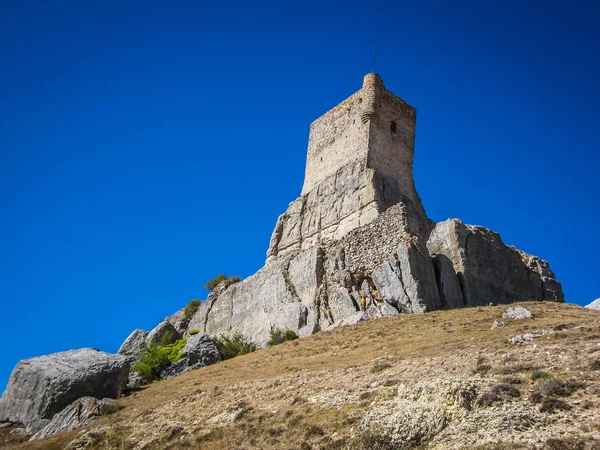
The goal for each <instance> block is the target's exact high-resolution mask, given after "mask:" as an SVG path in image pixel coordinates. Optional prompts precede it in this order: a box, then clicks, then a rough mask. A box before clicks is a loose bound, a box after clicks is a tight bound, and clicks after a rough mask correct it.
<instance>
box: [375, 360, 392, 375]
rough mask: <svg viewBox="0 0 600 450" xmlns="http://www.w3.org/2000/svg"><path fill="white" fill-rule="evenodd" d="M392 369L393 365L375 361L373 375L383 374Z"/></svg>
mask: <svg viewBox="0 0 600 450" xmlns="http://www.w3.org/2000/svg"><path fill="white" fill-rule="evenodd" d="M390 367H392V365H391V364H389V363H387V362H385V361H375V362H374V363H373V366H372V367H371V373H379V372H383V371H384V370H386V369H389V368H390Z"/></svg>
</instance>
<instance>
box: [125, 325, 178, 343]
mask: <svg viewBox="0 0 600 450" xmlns="http://www.w3.org/2000/svg"><path fill="white" fill-rule="evenodd" d="M134 333H135V331H134ZM181 337H182V336H181V333H180V332H179V331H177V328H175V327H174V326H173V324H172V323H170V322H168V321H163V322H161V323H159V324H158V325H157V326H156V327H155V328H154V329H153V330H152V331H151V332H150V333H148V336H146V345H150V344H152V343H153V342H155V343H157V344H161V343H162V342H163V339H167V341H168V343H169V344H172V343H173V342H175V341H177V340H178V339H181Z"/></svg>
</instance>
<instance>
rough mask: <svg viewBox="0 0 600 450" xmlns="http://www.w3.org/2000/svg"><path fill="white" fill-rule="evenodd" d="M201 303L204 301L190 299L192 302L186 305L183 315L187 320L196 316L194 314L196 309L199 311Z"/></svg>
mask: <svg viewBox="0 0 600 450" xmlns="http://www.w3.org/2000/svg"><path fill="white" fill-rule="evenodd" d="M201 303H202V302H201V301H200V300H197V299H194V300H190V302H189V303H188V304H187V305H186V307H185V309H184V310H183V317H184V318H185V319H187V320H189V319H191V318H192V317H194V314H196V311H198V308H200V304H201Z"/></svg>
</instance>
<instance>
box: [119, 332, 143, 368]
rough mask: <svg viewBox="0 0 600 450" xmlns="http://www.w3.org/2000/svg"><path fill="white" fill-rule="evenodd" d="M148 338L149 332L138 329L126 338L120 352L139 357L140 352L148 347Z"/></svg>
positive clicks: (120, 353) (124, 354) (133, 357)
mask: <svg viewBox="0 0 600 450" xmlns="http://www.w3.org/2000/svg"><path fill="white" fill-rule="evenodd" d="M147 338H148V332H147V331H144V330H141V329H139V328H138V329H136V330H134V331H133V332H132V333H131V334H130V335H129V336H128V337H127V339H125V342H123V344H121V348H119V351H118V354H119V355H123V356H128V357H131V358H132V359H134V360H135V359H137V358H138V356H139V355H140V353H142V351H143V350H144V348H145V347H146V339H147Z"/></svg>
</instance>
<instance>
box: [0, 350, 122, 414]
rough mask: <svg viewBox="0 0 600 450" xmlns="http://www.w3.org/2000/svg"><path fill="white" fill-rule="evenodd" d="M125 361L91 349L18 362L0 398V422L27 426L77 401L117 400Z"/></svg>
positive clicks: (119, 357) (120, 357)
mask: <svg viewBox="0 0 600 450" xmlns="http://www.w3.org/2000/svg"><path fill="white" fill-rule="evenodd" d="M128 374H129V361H128V359H127V358H126V357H124V356H120V355H111V354H109V353H105V352H101V351H99V350H96V349H93V348H84V349H80V350H69V351H66V352H60V353H54V354H51V355H48V356H40V357H37V358H31V359H26V360H23V361H20V362H19V363H18V364H17V366H16V367H15V369H14V370H13V371H12V373H11V375H10V379H9V381H8V386H7V387H6V390H5V391H4V394H3V395H2V398H1V399H0V421H10V422H18V423H23V424H29V423H31V422H33V421H34V420H35V419H50V418H52V417H53V416H54V414H56V413H58V412H59V411H61V410H62V409H63V408H65V407H66V406H67V405H69V404H70V403H71V402H73V401H75V400H77V399H78V398H81V397H85V396H91V397H97V398H105V397H108V398H117V397H118V396H119V395H120V394H121V392H122V390H123V388H124V387H125V384H126V383H127V376H128Z"/></svg>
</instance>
